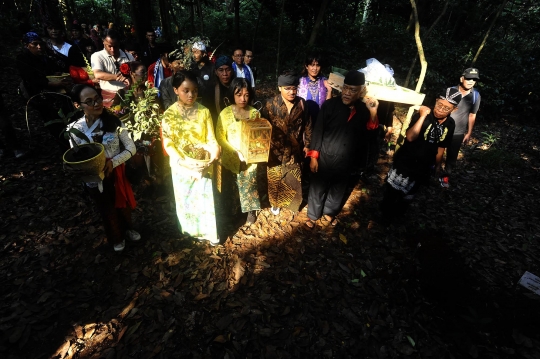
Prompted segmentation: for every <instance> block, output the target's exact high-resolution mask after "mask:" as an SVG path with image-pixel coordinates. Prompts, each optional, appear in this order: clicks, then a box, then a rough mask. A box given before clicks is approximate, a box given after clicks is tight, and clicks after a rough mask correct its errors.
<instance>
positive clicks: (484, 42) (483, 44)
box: [471, 0, 508, 67]
mask: <svg viewBox="0 0 540 359" xmlns="http://www.w3.org/2000/svg"><path fill="white" fill-rule="evenodd" d="M507 2H508V0H504V1H503V3H502V4H501V7H500V8H499V11H498V12H497V15H495V17H494V18H493V21H492V22H491V25H489V29H488V31H487V32H486V36H484V40H482V44H480V47H479V48H478V51H477V52H476V55H474V59H473V60H472V62H471V67H473V66H474V64H475V63H476V60H478V56H480V52H481V51H482V49H483V48H484V46H485V45H486V42H487V39H488V36H489V33H490V32H491V29H493V25H495V21H497V19H498V18H499V16H500V15H501V13H502V11H503V9H504V7H505V6H506V3H507Z"/></svg>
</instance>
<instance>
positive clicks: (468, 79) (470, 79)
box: [465, 77, 476, 82]
mask: <svg viewBox="0 0 540 359" xmlns="http://www.w3.org/2000/svg"><path fill="white" fill-rule="evenodd" d="M465 80H467V81H474V82H476V79H472V78H469V77H465Z"/></svg>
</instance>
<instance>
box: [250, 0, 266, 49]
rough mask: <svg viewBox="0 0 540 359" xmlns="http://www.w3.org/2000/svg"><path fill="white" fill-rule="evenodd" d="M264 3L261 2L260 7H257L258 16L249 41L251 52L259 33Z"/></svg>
mask: <svg viewBox="0 0 540 359" xmlns="http://www.w3.org/2000/svg"><path fill="white" fill-rule="evenodd" d="M264 2H265V0H263V1H261V6H260V7H259V14H258V15H257V22H256V24H255V31H254V32H253V39H252V40H251V51H255V39H256V38H257V32H258V31H259V22H260V20H261V15H262V11H263V9H264Z"/></svg>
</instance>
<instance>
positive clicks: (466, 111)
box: [441, 68, 480, 187]
mask: <svg viewBox="0 0 540 359" xmlns="http://www.w3.org/2000/svg"><path fill="white" fill-rule="evenodd" d="M479 79H480V73H479V72H478V69H475V68H468V69H465V71H463V73H462V75H461V77H460V79H459V81H460V82H459V86H456V87H455V88H456V89H458V90H459V92H460V93H461V96H462V97H461V102H460V103H459V104H458V109H457V110H456V111H454V112H453V113H452V118H453V119H454V121H455V122H456V130H455V131H454V137H453V138H452V143H451V144H450V146H449V147H448V149H447V150H446V162H445V167H444V169H445V171H446V173H447V174H451V173H452V170H453V168H454V167H455V165H456V161H457V158H458V154H459V149H460V147H461V144H466V143H468V142H469V139H470V137H471V134H472V130H473V128H474V123H475V121H476V113H477V112H478V108H479V107H480V93H479V92H478V91H477V90H476V89H474V85H475V84H476V82H477V81H478V80H479ZM441 185H442V186H443V187H448V177H446V176H445V177H443V178H442V180H441Z"/></svg>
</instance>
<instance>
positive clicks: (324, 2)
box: [307, 0, 330, 47]
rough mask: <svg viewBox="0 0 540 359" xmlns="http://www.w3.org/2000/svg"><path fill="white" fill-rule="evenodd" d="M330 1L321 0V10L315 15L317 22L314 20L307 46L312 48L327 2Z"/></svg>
mask: <svg viewBox="0 0 540 359" xmlns="http://www.w3.org/2000/svg"><path fill="white" fill-rule="evenodd" d="M329 1H330V0H323V2H322V4H321V8H320V9H319V14H318V15H317V20H315V25H314V26H313V30H312V31H311V36H310V37H309V41H308V44H307V46H308V47H312V46H313V45H314V44H315V39H316V38H317V32H318V31H319V27H320V26H321V23H322V20H323V18H324V13H325V12H326V6H327V5H328V2H329Z"/></svg>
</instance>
